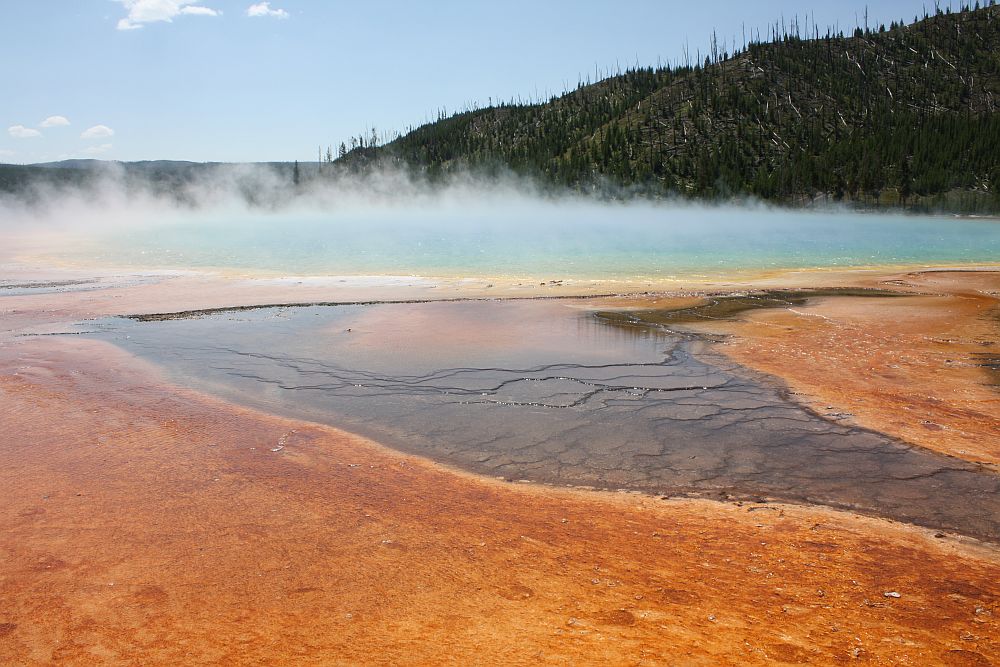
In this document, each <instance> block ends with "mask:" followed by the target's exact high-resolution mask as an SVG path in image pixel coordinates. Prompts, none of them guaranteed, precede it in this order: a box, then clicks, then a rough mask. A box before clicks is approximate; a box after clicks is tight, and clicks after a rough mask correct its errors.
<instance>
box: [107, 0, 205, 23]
mask: <svg viewBox="0 0 1000 667" xmlns="http://www.w3.org/2000/svg"><path fill="white" fill-rule="evenodd" d="M195 1H196V0H118V2H120V3H122V5H124V6H125V9H126V10H128V16H126V17H125V18H123V19H121V20H120V21H118V26H117V27H118V29H119V30H136V29H137V28H141V27H142V26H143V24H145V23H156V22H158V21H166V22H167V23H170V22H171V21H173V19H174V17H175V16H180V15H182V14H187V15H190V16H219V15H220V14H222V12H220V11H219V10H217V9H212V8H211V7H205V6H203V5H196V4H193V3H194V2H195Z"/></svg>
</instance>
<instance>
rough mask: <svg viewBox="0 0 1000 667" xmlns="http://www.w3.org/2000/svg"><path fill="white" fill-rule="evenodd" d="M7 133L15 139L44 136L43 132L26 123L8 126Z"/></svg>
mask: <svg viewBox="0 0 1000 667" xmlns="http://www.w3.org/2000/svg"><path fill="white" fill-rule="evenodd" d="M7 134H9V135H10V136H12V137H14V138H15V139H33V138H35V137H40V136H42V133H41V132H39V131H38V130H33V129H31V128H30V127H25V126H24V125H11V126H10V127H8V128H7Z"/></svg>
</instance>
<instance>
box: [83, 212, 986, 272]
mask: <svg viewBox="0 0 1000 667" xmlns="http://www.w3.org/2000/svg"><path fill="white" fill-rule="evenodd" d="M92 240H93V243H89V244H82V245H81V246H79V247H78V248H77V249H76V250H74V252H73V253H70V254H69V255H70V256H74V257H76V258H80V257H82V256H87V257H88V258H89V259H92V260H96V261H99V262H101V263H108V264H112V265H117V266H128V267H136V268H181V269H184V268H195V269H197V268H223V269H234V270H238V271H244V272H248V273H254V272H259V273H278V274H286V275H423V276H506V277H533V278H544V279H549V278H560V279H574V278H581V279H583V278H587V279H595V278H597V279H602V278H603V279H621V280H627V279H641V278H669V277H675V276H676V277H685V276H688V277H690V276H713V275H726V274H732V273H740V272H758V271H766V270H771V269H778V268H835V267H858V266H872V265H940V264H962V263H996V262H998V261H1000V222H996V221H993V220H975V219H958V218H950V217H949V218H932V217H906V216H895V215H893V216H888V215H875V214H858V213H830V212H826V213H814V212H801V211H774V210H762V209H738V208H685V207H670V206H656V205H651V204H632V205H623V204H597V203H592V202H579V201H576V202H571V203H565V202H564V203H554V202H545V201H526V200H517V201H513V202H505V201H501V200H497V199H492V200H488V201H486V202H479V203H477V202H471V201H470V202H466V204H462V203H452V204H448V205H443V204H439V205H427V204H424V205H421V206H415V207H412V208H409V207H406V206H401V205H395V206H392V205H384V206H373V207H353V208H350V209H345V210H337V209H335V208H334V209H331V210H328V211H322V210H308V211H297V212H291V211H285V212H270V213H261V212H256V213H253V212H245V211H244V212H240V213H219V212H216V213H206V212H185V213H179V212H173V213H171V214H169V215H160V216H156V217H154V218H151V219H147V220H143V221H141V224H140V223H137V224H135V225H131V226H129V227H126V228H125V231H122V230H119V231H117V232H115V233H114V234H107V235H104V236H102V237H100V238H97V239H92Z"/></svg>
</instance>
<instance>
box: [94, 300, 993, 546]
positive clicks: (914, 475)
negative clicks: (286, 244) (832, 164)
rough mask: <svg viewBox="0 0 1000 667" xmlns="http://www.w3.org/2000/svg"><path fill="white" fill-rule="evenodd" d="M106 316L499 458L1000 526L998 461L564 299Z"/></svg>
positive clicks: (927, 522)
mask: <svg viewBox="0 0 1000 667" xmlns="http://www.w3.org/2000/svg"><path fill="white" fill-rule="evenodd" d="M767 298H778V297H774V296H773V294H772V296H768V297H767ZM781 298H785V297H781ZM796 298H797V297H796ZM725 308H726V309H729V310H730V311H731V309H732V307H731V306H725ZM713 312H717V311H713ZM615 315H629V316H634V315H635V313H628V314H626V313H617V314H615ZM89 324H93V323H89ZM99 325H100V328H101V332H100V333H99V334H97V335H98V336H100V337H102V338H104V339H107V340H111V341H113V342H115V343H117V344H118V345H120V346H122V347H124V348H125V349H127V350H129V351H130V352H132V353H134V354H137V355H139V356H141V357H144V358H147V359H150V360H152V361H155V362H157V363H159V364H161V365H163V366H164V367H165V368H167V369H168V370H169V372H170V373H172V375H173V376H174V377H175V378H176V379H177V380H178V381H180V382H182V383H184V384H188V385H191V386H195V387H196V388H199V389H203V390H206V391H209V392H212V393H215V394H217V395H221V396H222V397H224V398H227V399H229V400H233V401H236V402H240V403H243V404H247V405H251V406H253V407H257V408H261V409H264V410H267V411H272V412H275V413H278V414H284V415H287V416H291V417H301V418H306V419H310V420H314V421H319V422H323V423H327V424H331V425H333V426H337V427H340V428H344V429H347V430H350V431H354V432H356V433H360V434H362V435H365V436H368V437H371V438H373V439H375V440H377V441H379V442H382V443H384V444H386V445H389V446H391V447H394V448H396V449H399V450H401V451H405V452H409V453H413V454H419V455H422V456H426V457H428V458H431V459H434V460H437V461H441V462H445V463H448V464H451V465H455V466H457V467H460V468H463V469H466V470H469V471H473V472H477V473H481V474H484V475H490V476H502V477H504V478H507V479H510V480H531V481H536V482H544V483H553V484H565V485H584V486H593V487H598V488H609V489H631V490H637V491H643V492H648V493H655V494H664V495H700V496H706V497H715V498H719V497H728V498H755V497H768V498H775V499H780V500H784V501H790V502H800V503H818V504H825V505H829V506H833V507H841V508H849V509H853V510H855V511H859V512H862V513H865V514H870V515H877V516H884V517H889V518H892V519H896V520H899V521H905V522H910V523H914V524H919V525H923V526H928V527H932V528H936V529H943V530H953V531H957V532H960V533H964V534H967V535H971V536H975V537H980V538H985V539H988V540H992V541H1000V476H998V475H997V474H995V473H994V472H992V471H990V470H989V469H986V468H983V467H981V466H977V465H975V464H971V463H967V462H964V461H961V460H958V459H953V458H949V457H946V456H942V455H939V454H934V453H932V452H928V451H925V450H920V449H915V448H911V447H908V446H906V445H903V444H902V443H899V442H898V441H895V440H893V439H891V438H889V437H886V436H883V435H881V434H878V433H873V432H870V431H866V430H863V429H859V428H854V427H852V426H850V425H849V424H846V423H843V422H839V421H837V420H836V419H826V418H822V417H820V416H818V415H816V414H814V413H812V412H810V411H808V410H806V409H804V408H803V407H801V406H799V405H798V404H796V403H794V402H792V401H790V400H789V399H788V397H787V395H786V394H785V392H784V390H783V388H782V387H781V385H780V384H778V383H776V382H774V381H773V380H772V379H770V378H767V377H765V376H763V375H760V374H756V373H753V372H751V371H749V370H747V369H745V368H741V367H738V366H735V365H734V364H732V363H731V362H728V361H727V360H725V359H724V358H722V357H721V356H719V355H716V354H714V353H712V352H711V349H710V347H708V345H707V344H706V343H705V342H704V341H703V340H701V339H698V338H697V337H692V336H685V335H680V334H675V333H672V332H667V331H655V330H652V329H651V328H648V327H636V326H634V325H633V326H628V327H616V326H610V325H609V324H608V323H607V322H606V321H603V320H602V319H600V318H598V317H595V316H594V315H593V314H592V313H588V312H585V311H580V310H577V309H573V308H567V307H565V306H563V305H561V304H559V303H555V302H545V301H522V302H451V303H422V304H381V305H367V306H362V305H351V306H314V307H298V308H263V309H254V310H245V311H225V312H216V313H208V314H204V315H202V316H201V317H198V318H194V319H170V320H163V321H148V322H139V321H134V320H128V319H124V318H115V319H109V320H103V321H101V322H99ZM276 455H280V454H276Z"/></svg>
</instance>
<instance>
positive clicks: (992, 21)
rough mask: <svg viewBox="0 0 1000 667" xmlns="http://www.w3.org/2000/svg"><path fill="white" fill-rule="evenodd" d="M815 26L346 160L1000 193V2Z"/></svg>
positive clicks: (815, 188) (995, 202)
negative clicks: (844, 26)
mask: <svg viewBox="0 0 1000 667" xmlns="http://www.w3.org/2000/svg"><path fill="white" fill-rule="evenodd" d="M809 30H810V31H811V32H812V34H811V35H810V37H809V38H806V36H805V35H804V34H801V33H802V32H803V29H802V28H801V26H797V27H795V28H794V29H792V30H790V31H788V32H787V34H786V32H785V31H782V30H780V29H779V30H776V33H777V35H778V36H777V37H776V38H773V39H771V40H770V41H766V42H764V41H760V42H756V43H750V44H748V45H747V46H746V47H745V48H742V47H741V48H740V50H739V52H738V53H736V54H727V53H716V54H715V55H714V56H712V55H710V56H709V57H707V58H705V60H704V62H701V63H699V64H697V65H692V66H685V67H677V68H655V69H654V68H646V69H644V68H637V69H633V70H630V71H627V72H625V73H623V74H621V75H618V76H613V77H610V78H607V79H605V80H603V81H600V82H598V83H596V84H592V85H584V86H581V87H579V88H578V89H577V90H575V91H573V92H570V93H567V94H565V95H562V96H561V97H557V98H553V99H551V100H549V101H547V102H545V103H541V104H523V105H522V104H503V105H499V106H492V107H489V108H482V109H477V110H474V111H469V112H466V113H460V114H457V115H454V116H451V117H448V118H442V119H440V120H438V121H437V122H434V123H430V124H427V125H424V126H422V127H419V128H417V129H415V130H413V131H411V132H409V133H408V134H406V135H405V136H402V137H399V138H397V139H396V140H394V141H392V142H390V143H387V144H385V145H384V146H380V145H378V143H377V141H373V140H371V139H369V140H368V142H367V143H366V141H365V139H364V138H361V139H360V141H359V140H353V143H354V144H355V146H354V147H353V148H351V149H350V150H345V148H342V152H346V155H344V156H343V157H341V158H340V159H339V160H338V161H337V162H339V163H340V164H342V165H345V166H347V167H349V168H351V169H363V168H364V167H365V166H366V165H372V164H384V163H387V162H389V163H393V162H395V163H403V164H406V165H409V166H411V167H415V168H418V169H421V170H424V171H426V172H428V173H429V174H431V175H434V174H437V173H441V172H448V171H454V170H458V169H466V168H483V169H493V168H497V167H503V168H510V169H512V170H514V171H516V172H519V173H525V174H530V175H534V176H540V177H542V178H543V179H545V180H548V181H550V182H551V183H553V184H561V185H568V186H570V187H575V188H580V189H588V188H592V187H595V186H596V185H597V184H599V183H608V182H610V183H613V184H620V185H625V186H636V187H641V188H642V189H645V190H647V191H651V192H654V193H657V192H663V193H679V194H682V195H686V196H691V197H707V198H712V197H731V196H741V195H750V196H755V197H759V198H762V199H766V200H772V201H784V202H797V203H802V202H806V201H810V200H814V199H817V198H819V199H832V200H848V201H856V202H859V203H864V204H869V205H871V204H882V205H896V204H906V205H909V206H917V207H927V208H931V207H934V208H947V209H950V210H968V211H986V210H990V211H996V210H998V209H1000V114H998V113H997V105H998V104H1000V6H993V5H992V4H991V5H990V6H987V7H983V8H979V7H978V3H977V7H976V8H975V9H967V10H964V11H961V12H956V13H946V12H941V13H938V14H936V15H933V16H928V17H925V18H924V19H922V20H920V21H917V22H915V23H913V24H910V25H904V24H899V25H896V24H893V25H890V26H879V27H877V28H873V29H871V30H867V29H858V30H856V31H854V33H853V34H851V35H846V36H845V35H833V34H825V35H824V34H821V33H820V32H819V31H817V30H815V29H814V28H812V27H810V28H809ZM795 33H800V34H795Z"/></svg>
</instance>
